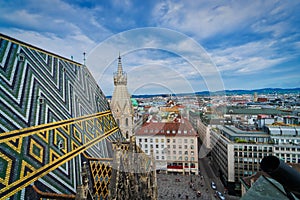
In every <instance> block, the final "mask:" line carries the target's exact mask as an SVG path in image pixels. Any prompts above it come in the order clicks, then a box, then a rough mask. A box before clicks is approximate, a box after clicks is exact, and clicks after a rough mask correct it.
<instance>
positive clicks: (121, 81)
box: [114, 54, 127, 86]
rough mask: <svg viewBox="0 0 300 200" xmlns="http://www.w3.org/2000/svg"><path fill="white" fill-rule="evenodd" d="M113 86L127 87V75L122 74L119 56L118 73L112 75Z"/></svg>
mask: <svg viewBox="0 0 300 200" xmlns="http://www.w3.org/2000/svg"><path fill="white" fill-rule="evenodd" d="M114 84H115V86H117V85H127V74H126V72H123V69H122V62H121V56H120V54H119V58H118V71H117V72H115V73H114Z"/></svg>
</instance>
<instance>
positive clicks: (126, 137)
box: [126, 131, 128, 139]
mask: <svg viewBox="0 0 300 200" xmlns="http://www.w3.org/2000/svg"><path fill="white" fill-rule="evenodd" d="M126 139H128V131H126Z"/></svg>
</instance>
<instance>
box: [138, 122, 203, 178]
mask: <svg viewBox="0 0 300 200" xmlns="http://www.w3.org/2000/svg"><path fill="white" fill-rule="evenodd" d="M135 136H136V143H137V144H139V145H140V147H141V148H142V150H143V151H144V152H145V153H146V154H148V155H150V153H151V151H153V154H154V159H155V161H156V169H157V170H164V171H167V172H168V173H181V174H198V143H197V133H196V131H195V130H194V128H193V127H192V125H191V124H190V123H189V121H188V120H187V119H185V118H181V119H180V120H176V121H173V122H152V121H150V122H147V123H144V124H143V125H142V127H141V128H140V129H139V130H138V131H137V132H136V135H135Z"/></svg>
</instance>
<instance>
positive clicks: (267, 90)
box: [106, 88, 300, 98]
mask: <svg viewBox="0 0 300 200" xmlns="http://www.w3.org/2000/svg"><path fill="white" fill-rule="evenodd" d="M255 92H256V93H257V94H258V95H259V94H275V93H277V94H292V93H299V94H300V88H262V89H253V90H242V89H240V90H225V91H216V92H209V91H201V92H195V93H180V94H172V96H188V95H200V96H209V95H220V94H224V93H225V94H226V95H229V96H230V95H242V94H254V93H255ZM170 95H171V94H138V95H136V94H133V95H132V98H150V97H158V96H161V97H168V96H170ZM106 97H107V98H111V97H112V96H106Z"/></svg>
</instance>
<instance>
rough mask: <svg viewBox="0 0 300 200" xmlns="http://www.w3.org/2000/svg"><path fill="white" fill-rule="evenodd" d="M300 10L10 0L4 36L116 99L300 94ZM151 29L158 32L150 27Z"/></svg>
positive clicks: (117, 0)
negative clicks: (120, 95) (267, 91)
mask: <svg viewBox="0 0 300 200" xmlns="http://www.w3.org/2000/svg"><path fill="white" fill-rule="evenodd" d="M299 10H300V1H283V0H282V1H276V0H272V1H259V0H254V1H247V0H240V1H214V0H212V1H206V0H198V1H195V0H187V1H164V0H160V1H156V0H151V1H150V0H149V1H146V0H145V1H140V0H135V1H130V0H110V1H97V0H94V1H88V0H27V1H26V0H15V1H5V0H0V13H1V15H0V32H1V33H3V34H5V35H8V36H11V37H14V38H16V39H19V40H22V41H23V42H26V43H30V44H32V45H34V46H37V47H39V48H42V49H44V50H47V51H50V52H53V53H56V54H59V55H61V56H63V57H66V58H69V59H71V57H72V58H73V59H74V60H75V61H77V62H80V63H83V62H84V61H83V52H86V65H87V67H88V69H89V70H90V71H91V72H92V74H93V75H94V77H95V79H96V81H97V82H98V83H99V85H100V87H101V88H102V90H103V91H104V93H105V94H106V95H111V94H112V91H113V78H112V76H113V72H114V71H116V70H117V57H118V56H119V53H120V54H121V56H122V63H123V69H124V70H125V71H126V72H127V74H128V89H129V92H130V93H133V94H146V93H152V94H153V93H169V92H170V93H171V92H179V93H180V92H192V91H204V90H219V89H221V88H222V87H223V88H224V89H258V88H266V87H271V88H277V87H280V88H295V87H299V86H300V14H299ZM149 27H151V28H149Z"/></svg>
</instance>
